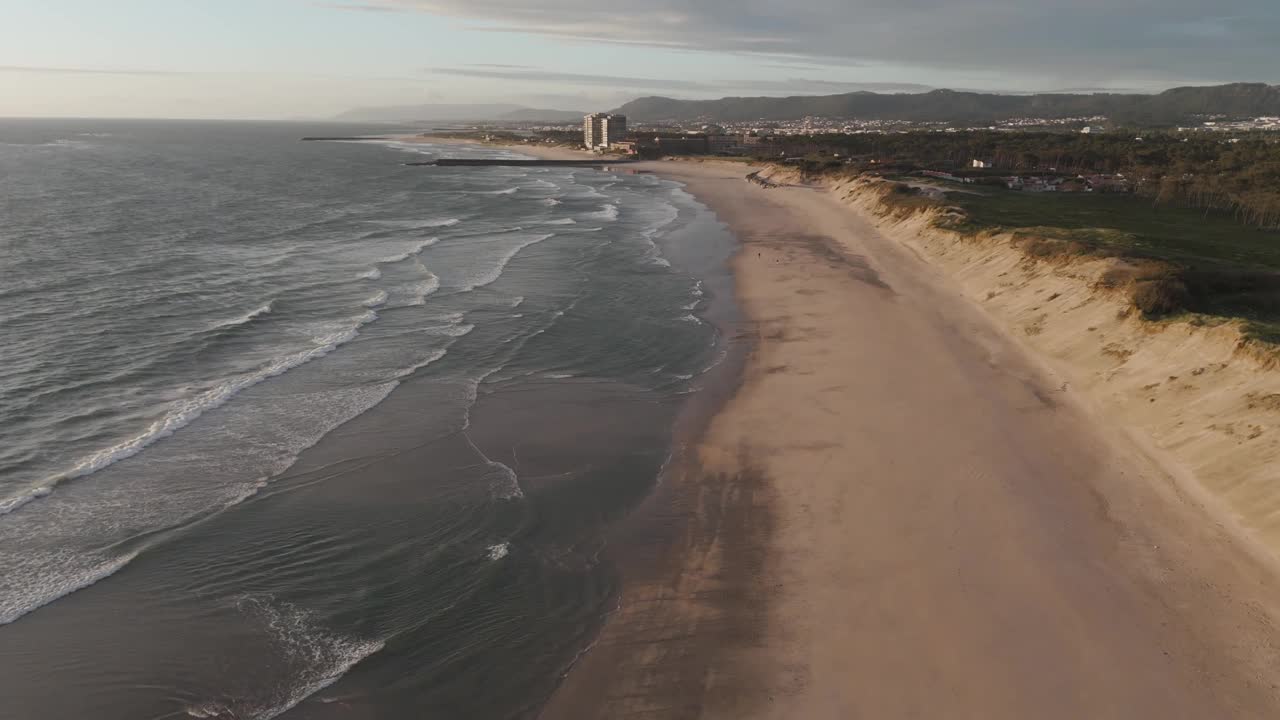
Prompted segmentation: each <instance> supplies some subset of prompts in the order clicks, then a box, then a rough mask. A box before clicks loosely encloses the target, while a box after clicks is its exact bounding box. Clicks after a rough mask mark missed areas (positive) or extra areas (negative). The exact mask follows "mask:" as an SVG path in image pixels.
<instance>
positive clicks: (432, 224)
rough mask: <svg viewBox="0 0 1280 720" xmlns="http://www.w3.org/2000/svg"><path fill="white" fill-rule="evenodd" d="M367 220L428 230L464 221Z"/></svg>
mask: <svg viewBox="0 0 1280 720" xmlns="http://www.w3.org/2000/svg"><path fill="white" fill-rule="evenodd" d="M367 222H371V223H373V224H374V225H382V226H384V227H393V228H399V229H403V230H426V229H427V228H439V227H453V226H454V225H457V224H458V223H460V222H462V220H460V219H458V218H445V219H443V220H369V221H367Z"/></svg>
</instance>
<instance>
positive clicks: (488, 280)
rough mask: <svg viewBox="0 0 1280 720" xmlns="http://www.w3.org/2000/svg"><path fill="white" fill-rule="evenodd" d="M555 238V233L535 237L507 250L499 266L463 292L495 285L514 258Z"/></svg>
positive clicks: (490, 269)
mask: <svg viewBox="0 0 1280 720" xmlns="http://www.w3.org/2000/svg"><path fill="white" fill-rule="evenodd" d="M553 237H555V233H549V234H547V235H535V236H533V237H532V238H529V239H527V240H525V241H524V242H522V243H520V244H518V245H516V246H514V247H512V248H511V249H509V250H507V252H506V253H505V254H503V255H502V256H501V257H499V258H498V264H497V265H495V266H493V267H492V268H489V269H488V270H486V271H484V272H483V273H481V274H480V275H479V276H477V277H476V278H475V279H474V280H473V281H472V282H471V284H469V285H464V286H462V288H461V290H462V292H471V291H472V290H475V289H476V288H482V287H485V286H486V285H491V284H493V283H494V282H496V281H497V279H498V278H500V277H502V273H503V271H504V270H506V268H507V264H508V263H510V262H511V260H512V258H514V257H515V256H516V255H519V254H520V252H521V251H522V250H524V249H525V248H527V247H529V246H530V245H536V244H538V243H540V242H542V241H543V240H546V239H548V238H553Z"/></svg>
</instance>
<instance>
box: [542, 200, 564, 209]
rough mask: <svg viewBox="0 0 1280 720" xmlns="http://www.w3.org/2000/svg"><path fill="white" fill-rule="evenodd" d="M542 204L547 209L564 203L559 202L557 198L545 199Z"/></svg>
mask: <svg viewBox="0 0 1280 720" xmlns="http://www.w3.org/2000/svg"><path fill="white" fill-rule="evenodd" d="M542 204H543V205H547V206H549V207H555V206H556V205H563V204H564V203H562V202H560V200H559V199H557V198H546V199H545V200H543V201H542Z"/></svg>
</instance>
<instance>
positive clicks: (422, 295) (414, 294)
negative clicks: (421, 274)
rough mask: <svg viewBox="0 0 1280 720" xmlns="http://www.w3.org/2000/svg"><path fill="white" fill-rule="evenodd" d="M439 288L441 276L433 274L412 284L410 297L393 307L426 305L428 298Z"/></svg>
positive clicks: (409, 290)
mask: <svg viewBox="0 0 1280 720" xmlns="http://www.w3.org/2000/svg"><path fill="white" fill-rule="evenodd" d="M428 274H430V273H428ZM439 289H440V278H438V277H436V276H435V275H431V276H430V277H428V278H427V279H426V280H422V281H420V282H418V283H415V284H413V285H411V286H410V287H409V289H408V294H409V299H408V300H405V301H404V302H401V303H399V304H397V305H393V306H392V307H398V308H400V307H419V306H422V305H426V304H427V298H428V297H431V296H432V295H434V294H435V293H436V291H437V290H439Z"/></svg>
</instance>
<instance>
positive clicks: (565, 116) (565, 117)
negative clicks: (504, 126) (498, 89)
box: [495, 108, 586, 125]
mask: <svg viewBox="0 0 1280 720" xmlns="http://www.w3.org/2000/svg"><path fill="white" fill-rule="evenodd" d="M584 115H586V113H585V112H578V111H575V110H541V109H537V108H521V109H519V110H512V111H511V112H509V113H504V114H503V115H500V116H498V117H497V118H495V119H496V120H501V121H503V122H513V123H514V122H524V123H547V124H549V125H552V124H559V123H581V122H582V117H583V116H584Z"/></svg>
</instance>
